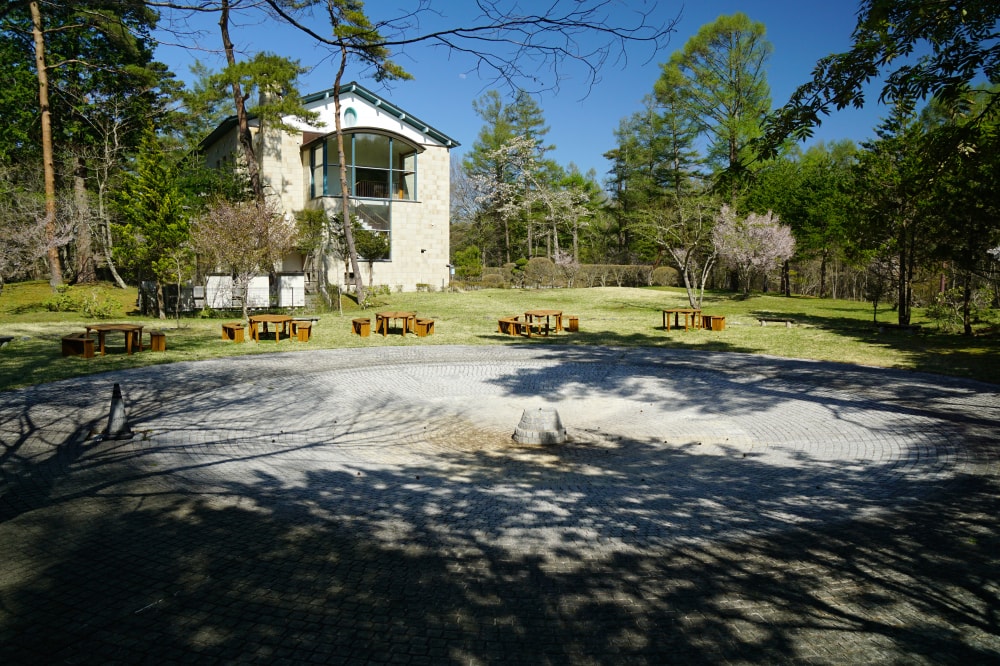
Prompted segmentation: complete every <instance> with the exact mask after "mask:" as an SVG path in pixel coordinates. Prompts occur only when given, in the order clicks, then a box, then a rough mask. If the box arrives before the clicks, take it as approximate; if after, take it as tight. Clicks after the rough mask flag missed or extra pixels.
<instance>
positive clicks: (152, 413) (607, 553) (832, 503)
mask: <svg viewBox="0 0 1000 666" xmlns="http://www.w3.org/2000/svg"><path fill="white" fill-rule="evenodd" d="M116 382H117V383H119V384H120V386H121V388H122V391H123V394H124V397H125V406H126V412H127V414H128V424H129V426H130V427H131V429H132V430H134V431H135V433H136V436H135V437H134V438H133V439H130V440H121V441H115V440H105V439H102V438H100V437H95V436H94V435H95V434H99V433H100V432H101V431H102V430H104V428H105V427H106V426H107V425H108V421H109V419H108V412H109V407H110V402H111V395H112V387H113V385H114V383H116ZM540 407H547V408H555V409H557V410H558V412H559V415H560V417H561V419H562V421H563V424H564V425H565V426H566V428H567V430H568V433H569V436H570V441H569V442H567V443H566V444H563V445H557V446H548V447H539V446H529V445H520V444H517V443H516V442H513V441H512V440H511V434H512V433H513V431H514V428H515V426H517V424H518V423H519V421H520V418H521V415H522V414H523V413H524V411H525V410H535V409H538V408H540ZM998 433H1000V387H998V386H995V385H986V384H977V383H973V382H966V381H960V380H951V379H943V378H940V377H932V376H928V375H919V374H913V373H899V372H892V371H885V370H877V369H868V368H855V367H848V366H839V365H834V364H826V363H816V362H804V361H792V360H785V359H774V358H764V357H759V356H744V355H738V354H706V353H690V352H684V351H666V350H662V349H627V350H624V349H613V348H593V347H575V346H574V347H563V348H559V347H552V346H546V347H544V348H542V347H535V346H527V345H524V346H512V347H417V348H379V349H374V350H368V349H353V350H326V351H319V352H315V353H291V354H274V355H265V356H253V357H241V358H234V359H220V360H215V361H207V362H199V363H190V364H172V365H164V366H157V367H152V368H145V369H142V370H135V371H123V372H116V373H112V374H107V375H98V376H92V377H88V378H85V379H81V380H73V381H67V382H59V383H55V384H48V385H44V386H38V387H34V388H31V389H26V390H22V391H14V392H6V393H0V441H2V444H3V447H4V448H3V450H2V451H0V455H2V459H0V472H2V477H0V552H2V553H3V566H2V568H0V663H4V664H15V663H95V664H96V663H101V664H107V663H129V664H132V663H156V664H164V663H171V662H185V663H212V662H221V663H234V662H239V663H242V662H250V663H267V664H273V663H283V662H284V663H295V664H302V663H310V662H316V663H345V662H346V663H349V662H352V661H353V662H356V663H413V664H425V663H426V664H442V663H463V664H486V663H580V664H590V663H594V664H600V663H616V664H617V663H657V664H659V663H665V662H677V661H681V662H692V663H706V662H731V663H761V662H764V663H782V662H789V663H861V662H866V663H872V662H880V663H928V664H930V663H934V664H937V663H985V662H998V663H1000V613H998V608H1000V599H998V595H1000V567H998V564H1000V529H998V528H1000V518H998V516H1000V511H998V509H1000V499H998V497H1000V493H998V487H1000V451H998V448H997V447H998V439H1000V437H998Z"/></svg>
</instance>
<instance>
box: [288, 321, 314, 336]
mask: <svg viewBox="0 0 1000 666" xmlns="http://www.w3.org/2000/svg"><path fill="white" fill-rule="evenodd" d="M316 323H319V317H296V318H295V319H293V320H292V335H295V334H296V333H298V330H299V325H300V324H309V326H310V327H311V326H312V325H313V324H316Z"/></svg>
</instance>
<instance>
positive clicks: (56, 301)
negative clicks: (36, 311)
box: [42, 287, 81, 312]
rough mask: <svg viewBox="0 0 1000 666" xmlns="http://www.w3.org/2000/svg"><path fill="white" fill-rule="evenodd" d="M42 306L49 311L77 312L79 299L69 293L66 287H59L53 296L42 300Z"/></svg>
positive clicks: (79, 306)
mask: <svg viewBox="0 0 1000 666" xmlns="http://www.w3.org/2000/svg"><path fill="white" fill-rule="evenodd" d="M42 306H43V307H44V308H45V309H46V310H48V311H50V312H79V311H80V308H81V304H80V301H78V300H76V298H74V297H73V295H72V294H70V293H69V288H68V287H59V291H58V292H57V293H56V295H55V296H53V297H52V298H49V299H47V300H45V301H43V302H42Z"/></svg>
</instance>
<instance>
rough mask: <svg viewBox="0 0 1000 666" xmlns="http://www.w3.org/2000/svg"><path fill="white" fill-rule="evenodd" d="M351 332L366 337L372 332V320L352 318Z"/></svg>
mask: <svg viewBox="0 0 1000 666" xmlns="http://www.w3.org/2000/svg"><path fill="white" fill-rule="evenodd" d="M351 333H353V334H354V335H360V336H361V337H363V338H367V337H368V336H369V335H371V334H372V320H371V319H367V318H359V319H352V320H351Z"/></svg>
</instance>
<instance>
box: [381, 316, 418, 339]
mask: <svg viewBox="0 0 1000 666" xmlns="http://www.w3.org/2000/svg"><path fill="white" fill-rule="evenodd" d="M397 320H398V321H400V322H401V325H400V331H399V332H400V335H402V336H403V337H406V334H407V333H409V332H412V331H413V329H414V327H415V326H416V323H417V313H416V312H401V311H394V310H389V311H386V312H376V313H375V332H376V333H378V332H379V331H381V332H382V337H385V336H386V335H388V334H389V325H390V323H391V322H393V321H397Z"/></svg>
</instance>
